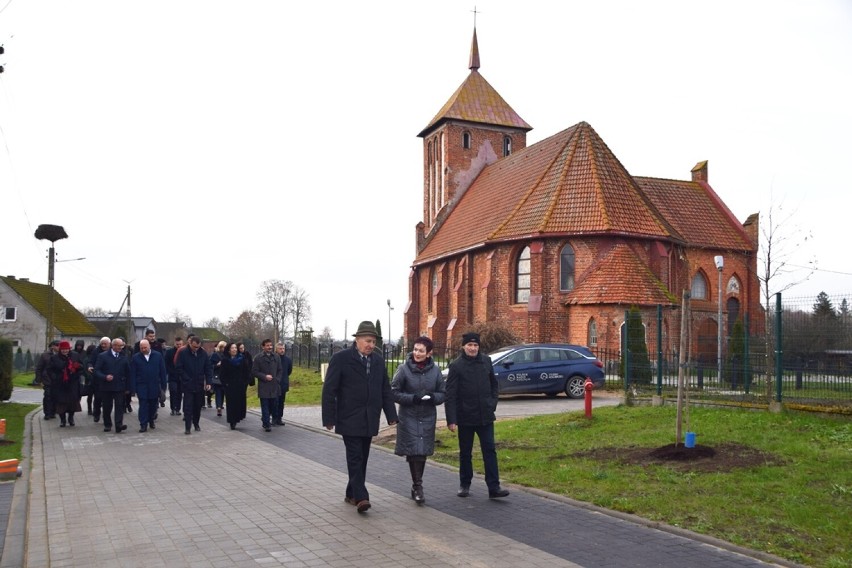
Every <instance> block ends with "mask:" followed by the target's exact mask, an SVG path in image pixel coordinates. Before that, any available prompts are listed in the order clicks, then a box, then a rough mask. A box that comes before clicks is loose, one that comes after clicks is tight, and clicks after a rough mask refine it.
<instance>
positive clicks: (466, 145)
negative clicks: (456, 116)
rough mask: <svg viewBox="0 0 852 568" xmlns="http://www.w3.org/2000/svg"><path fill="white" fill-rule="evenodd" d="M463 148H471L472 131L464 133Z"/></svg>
mask: <svg viewBox="0 0 852 568" xmlns="http://www.w3.org/2000/svg"><path fill="white" fill-rule="evenodd" d="M462 148H464V149H465V150H470V132H465V133H464V134H462Z"/></svg>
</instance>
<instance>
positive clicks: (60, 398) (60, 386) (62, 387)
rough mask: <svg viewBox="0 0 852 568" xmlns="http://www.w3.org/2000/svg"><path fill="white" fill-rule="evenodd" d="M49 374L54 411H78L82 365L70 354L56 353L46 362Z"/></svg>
mask: <svg viewBox="0 0 852 568" xmlns="http://www.w3.org/2000/svg"><path fill="white" fill-rule="evenodd" d="M47 372H48V374H49V375H50V396H51V398H52V399H53V402H54V403H55V404H56V412H57V413H60V414H61V413H63V412H80V410H81V408H80V378H81V377H82V376H83V366H82V365H81V364H80V363H79V361H76V360H75V359H74V358H72V357H71V356H70V355H62V354H61V353H56V354H54V355H51V356H50V359H49V361H48V363H47Z"/></svg>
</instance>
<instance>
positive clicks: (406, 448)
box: [391, 355, 446, 456]
mask: <svg viewBox="0 0 852 568" xmlns="http://www.w3.org/2000/svg"><path fill="white" fill-rule="evenodd" d="M391 390H392V391H393V398H394V400H395V401H396V402H397V404H399V411H398V412H399V424H397V425H396V448H395V450H394V453H395V454H396V455H398V456H431V455H432V454H433V453H435V423H436V422H437V420H438V411H437V410H436V408H435V407H436V406H438V405H441V404H444V399H445V398H446V385H445V384H444V378H443V377H442V376H441V369H440V368H438V366H437V365H435V363H434V362H433V361H432V358H431V357H430V358H429V359H427V360H426V364H425V365H424V366H423V368H422V369H421V368H419V367H418V366H417V363H415V362H414V359H413V358H412V357H411V356H410V355H409V357H408V359H406V361H405V363H403V364H402V365H400V366H399V368H398V369H397V370H396V373H395V374H394V376H393V382H391ZM425 394H428V395H429V396H431V397H432V398H431V400H430V401H429V402H428V403H425V404H424V403H422V402H421V403H420V404H415V402H416V401H417V400H420V399H421V398H422V397H423V395H425Z"/></svg>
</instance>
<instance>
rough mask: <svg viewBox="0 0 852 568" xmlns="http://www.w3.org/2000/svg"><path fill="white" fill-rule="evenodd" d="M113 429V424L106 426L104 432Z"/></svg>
mask: <svg viewBox="0 0 852 568" xmlns="http://www.w3.org/2000/svg"><path fill="white" fill-rule="evenodd" d="M110 430H112V426H104V432H109V431H110Z"/></svg>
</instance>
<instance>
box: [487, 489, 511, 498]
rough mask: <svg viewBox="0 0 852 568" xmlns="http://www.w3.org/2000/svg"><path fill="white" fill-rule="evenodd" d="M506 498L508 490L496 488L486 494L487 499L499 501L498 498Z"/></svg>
mask: <svg viewBox="0 0 852 568" xmlns="http://www.w3.org/2000/svg"><path fill="white" fill-rule="evenodd" d="M508 496H509V490H508V489H503V488H502V487H498V488H497V489H495V490H494V491H489V492H488V498H489V499H499V498H500V497H508Z"/></svg>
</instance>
